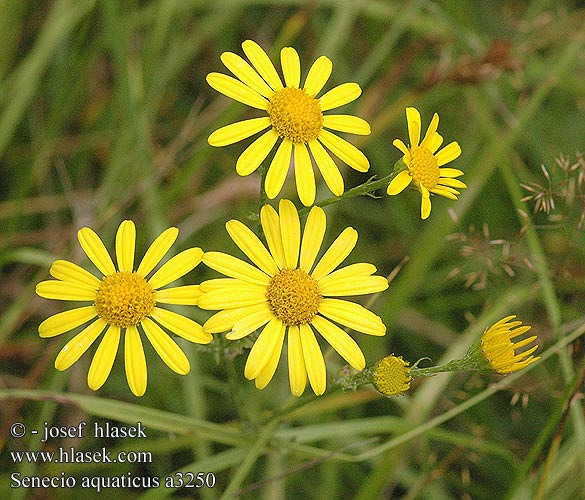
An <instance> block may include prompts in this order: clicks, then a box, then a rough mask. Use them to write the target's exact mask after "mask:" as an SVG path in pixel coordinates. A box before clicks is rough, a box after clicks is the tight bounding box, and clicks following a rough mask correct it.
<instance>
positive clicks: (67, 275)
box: [49, 260, 101, 290]
mask: <svg viewBox="0 0 585 500" xmlns="http://www.w3.org/2000/svg"><path fill="white" fill-rule="evenodd" d="M49 273H50V274H51V276H53V278H57V279H58V280H61V281H68V282H70V283H77V284H79V285H84V286H85V287H86V288H87V287H89V288H92V289H93V290H97V289H98V288H99V287H100V283H101V282H100V280H99V279H98V278H96V277H95V276H94V275H93V274H91V273H90V272H89V271H86V270H85V269H83V268H82V267H79V266H78V265H77V264H74V263H73V262H69V261H66V260H56V261H55V262H53V264H52V265H51V268H50V269H49Z"/></svg>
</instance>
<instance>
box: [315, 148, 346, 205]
mask: <svg viewBox="0 0 585 500" xmlns="http://www.w3.org/2000/svg"><path fill="white" fill-rule="evenodd" d="M309 149H310V150H311V154H312V155H313V158H314V159H315V163H316V164H317V168H318V169H319V172H321V175H322V176H323V180H324V181H325V184H327V187H328V188H329V189H330V191H331V192H332V193H333V194H334V195H335V196H341V195H342V194H343V190H344V184H343V177H341V173H340V172H339V168H338V167H337V165H336V164H335V161H333V158H331V156H330V155H329V153H328V152H327V151H326V150H325V148H324V147H323V146H321V143H320V142H319V141H316V140H315V141H311V142H309Z"/></svg>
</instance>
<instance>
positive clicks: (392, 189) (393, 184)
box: [386, 170, 412, 196]
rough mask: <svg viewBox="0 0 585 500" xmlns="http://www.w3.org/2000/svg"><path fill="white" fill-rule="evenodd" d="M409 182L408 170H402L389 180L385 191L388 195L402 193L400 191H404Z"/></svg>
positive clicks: (410, 180)
mask: <svg viewBox="0 0 585 500" xmlns="http://www.w3.org/2000/svg"><path fill="white" fill-rule="evenodd" d="M411 182H412V177H411V176H410V174H409V173H408V170H403V171H402V172H400V173H399V174H398V175H397V176H396V177H394V179H392V180H391V181H390V184H388V188H387V189H386V192H387V193H388V194H389V195H390V196H394V195H396V194H399V193H402V191H404V190H405V189H406V188H407V187H408V186H409V184H410V183H411Z"/></svg>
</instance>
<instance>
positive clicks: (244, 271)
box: [203, 252, 270, 285]
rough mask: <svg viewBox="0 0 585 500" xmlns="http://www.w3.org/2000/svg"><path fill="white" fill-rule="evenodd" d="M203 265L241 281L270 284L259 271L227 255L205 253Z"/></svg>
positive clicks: (268, 277)
mask: <svg viewBox="0 0 585 500" xmlns="http://www.w3.org/2000/svg"><path fill="white" fill-rule="evenodd" d="M203 263H204V264H205V265H206V266H209V267H211V269H215V270H216V271H218V272H220V273H222V274H225V275H226V276H230V277H231V278H237V279H241V280H243V281H248V282H250V283H255V284H257V285H268V284H269V283H270V276H268V275H267V274H264V273H263V272H262V271H260V269H257V268H255V267H254V266H252V265H250V264H248V263H247V262H244V261H243V260H240V259H238V258H237V257H233V256H231V255H229V254H227V253H223V252H205V254H204V255H203Z"/></svg>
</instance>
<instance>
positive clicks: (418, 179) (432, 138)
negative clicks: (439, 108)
mask: <svg viewBox="0 0 585 500" xmlns="http://www.w3.org/2000/svg"><path fill="white" fill-rule="evenodd" d="M406 121H407V122H408V135H409V138H410V148H408V147H407V146H406V144H404V142H402V141H401V140H400V139H395V140H394V142H393V143H392V144H394V146H396V147H397V148H398V149H400V151H402V153H404V157H403V158H402V161H403V162H404V164H405V165H406V166H407V169H406V170H403V171H402V172H400V173H399V174H398V175H397V176H396V177H394V179H392V181H391V182H390V184H389V185H388V189H387V193H388V194H389V195H395V194H398V193H401V192H402V191H403V190H404V189H406V187H407V186H409V185H410V184H411V183H414V186H415V187H416V188H417V189H418V190H419V191H420V194H421V197H422V200H421V206H420V216H421V218H422V219H426V218H427V217H428V216H429V215H430V214H431V198H430V193H434V194H438V195H441V196H444V197H445V198H450V199H452V200H456V199H457V195H458V194H460V193H459V191H457V189H464V188H466V187H467V186H466V185H465V184H464V183H463V182H461V181H460V180H458V179H455V177H459V176H460V175H463V172H462V171H461V170H457V169H456V168H441V167H442V166H443V165H445V164H447V163H449V162H451V161H453V160H455V159H456V158H457V157H459V155H460V154H461V148H460V147H459V144H457V142H451V143H450V144H448V145H447V146H445V147H444V148H443V149H441V151H438V152H437V150H438V149H439V147H441V144H442V143H443V137H442V136H441V135H439V134H438V133H437V128H438V126H439V115H438V114H437V113H435V114H434V115H433V119H432V120H431V123H430V125H429V128H428V129H427V133H426V134H425V137H424V139H423V140H422V142H421V141H420V135H421V129H422V126H421V118H420V113H419V112H418V110H417V109H415V108H406ZM419 142H420V144H419Z"/></svg>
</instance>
